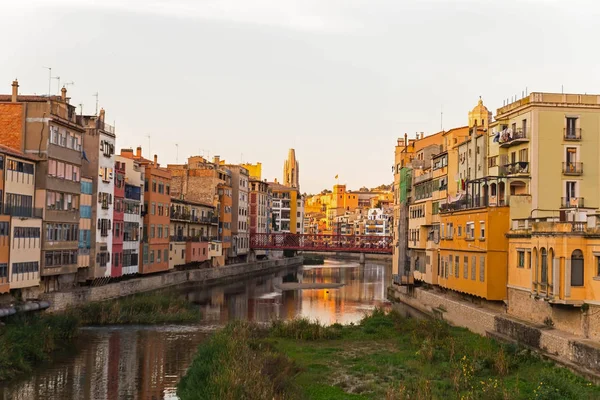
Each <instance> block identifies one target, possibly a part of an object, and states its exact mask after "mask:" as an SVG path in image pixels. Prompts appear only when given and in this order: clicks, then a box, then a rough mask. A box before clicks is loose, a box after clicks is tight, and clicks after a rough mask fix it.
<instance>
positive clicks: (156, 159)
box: [154, 154, 158, 168]
mask: <svg viewBox="0 0 600 400" xmlns="http://www.w3.org/2000/svg"><path fill="white" fill-rule="evenodd" d="M154 166H155V167H156V168H158V156H157V155H156V154H155V155H154Z"/></svg>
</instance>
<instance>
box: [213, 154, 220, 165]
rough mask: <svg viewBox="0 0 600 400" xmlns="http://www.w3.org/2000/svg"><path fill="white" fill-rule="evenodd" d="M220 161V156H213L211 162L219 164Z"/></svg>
mask: <svg viewBox="0 0 600 400" xmlns="http://www.w3.org/2000/svg"><path fill="white" fill-rule="evenodd" d="M220 162H221V156H214V157H213V164H217V165H219V163H220Z"/></svg>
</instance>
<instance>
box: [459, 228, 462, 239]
mask: <svg viewBox="0 0 600 400" xmlns="http://www.w3.org/2000/svg"><path fill="white" fill-rule="evenodd" d="M461 236H462V225H459V226H458V237H461Z"/></svg>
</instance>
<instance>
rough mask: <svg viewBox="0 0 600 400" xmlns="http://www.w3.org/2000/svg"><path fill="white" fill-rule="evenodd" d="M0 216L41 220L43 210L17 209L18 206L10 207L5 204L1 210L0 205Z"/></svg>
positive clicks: (0, 204) (0, 205)
mask: <svg viewBox="0 0 600 400" xmlns="http://www.w3.org/2000/svg"><path fill="white" fill-rule="evenodd" d="M0 210H1V211H2V212H1V214H4V215H10V216H12V217H24V218H42V215H43V210H42V209H41V208H31V207H19V206H11V205H9V204H5V205H4V208H2V203H0Z"/></svg>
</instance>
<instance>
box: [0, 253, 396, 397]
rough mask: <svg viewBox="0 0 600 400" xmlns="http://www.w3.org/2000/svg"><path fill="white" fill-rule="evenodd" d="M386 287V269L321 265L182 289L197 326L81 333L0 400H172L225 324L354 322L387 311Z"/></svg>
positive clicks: (333, 263) (338, 263) (336, 263)
mask: <svg viewBox="0 0 600 400" xmlns="http://www.w3.org/2000/svg"><path fill="white" fill-rule="evenodd" d="M390 281H391V265H385V264H369V263H367V264H366V265H364V266H360V265H359V264H358V263H352V262H347V261H334V260H326V262H325V265H322V266H304V267H294V268H289V269H286V270H282V271H279V272H277V273H272V274H268V275H264V276H261V277H254V278H249V279H244V280H240V281H239V282H235V283H230V284H225V285H219V286H213V287H208V288H207V287H198V286H187V287H183V288H179V289H178V290H179V291H181V295H182V296H185V297H187V298H188V299H189V300H190V301H192V302H193V303H194V304H196V305H197V306H198V310H199V312H201V313H202V316H203V320H202V322H201V323H199V324H197V325H193V326H176V325H168V326H151V327H144V326H117V327H110V328H104V327H101V328H93V327H92V328H84V329H82V332H81V335H80V336H79V338H78V339H77V341H76V342H75V343H74V345H73V346H72V348H71V349H70V350H69V351H67V352H63V353H60V354H56V355H55V356H54V359H53V360H52V361H51V362H49V363H47V364H44V365H40V366H37V367H36V369H35V371H34V372H33V373H32V374H31V375H30V376H27V377H25V378H24V379H21V380H20V381H18V382H13V383H10V384H9V385H7V386H5V387H0V399H7V400H8V399H15V400H16V399H19V400H21V399H23V400H37V399H44V400H46V399H48V400H50V399H51V400H65V399H77V400H79V399H83V400H87V399H90V400H104V399H106V400H116V399H119V400H120V399H140V400H147V399H148V400H155V399H156V400H158V399H177V396H176V395H175V392H176V386H177V382H179V379H180V378H181V376H183V375H184V374H185V371H186V369H187V367H188V366H189V364H190V363H191V361H192V358H193V356H194V353H195V351H196V348H197V346H198V344H199V343H200V342H202V341H203V340H205V339H206V338H207V336H208V335H210V333H211V332H213V331H214V330H215V329H216V328H218V327H219V326H222V325H224V324H226V323H227V322H228V321H231V320H235V319H243V320H250V321H257V322H268V321H270V320H273V319H275V318H281V319H290V318H294V317H297V316H303V317H308V318H311V319H318V320H319V321H321V322H323V323H326V324H331V323H335V322H340V323H350V322H357V321H358V320H360V319H361V318H362V316H363V315H364V314H365V313H366V312H368V311H369V310H372V309H373V308H374V307H376V306H383V305H387V304H388V303H387V301H386V288H387V287H388V285H389V284H390ZM284 282H299V283H344V284H345V285H344V286H342V287H340V288H338V289H301V290H292V291H284V292H282V291H280V290H278V285H279V284H281V283H284Z"/></svg>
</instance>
